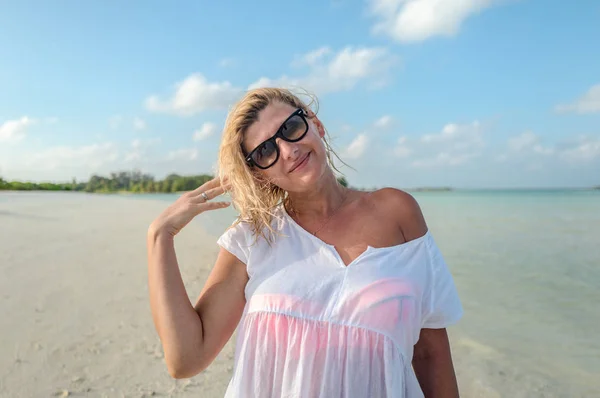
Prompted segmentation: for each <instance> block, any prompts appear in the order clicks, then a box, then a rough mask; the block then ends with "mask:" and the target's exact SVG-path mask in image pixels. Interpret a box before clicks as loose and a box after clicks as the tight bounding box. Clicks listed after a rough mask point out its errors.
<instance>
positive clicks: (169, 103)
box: [145, 73, 242, 116]
mask: <svg viewBox="0 0 600 398" xmlns="http://www.w3.org/2000/svg"><path fill="white" fill-rule="evenodd" d="M173 88H174V92H173V93H172V95H171V96H170V97H169V98H167V99H161V98H159V96H157V95H151V96H150V97H148V98H146V101H145V106H146V108H147V109H148V110H150V111H152V112H161V113H169V114H174V115H179V116H191V115H194V114H197V113H200V112H203V111H206V110H215V109H225V108H227V107H228V106H229V105H231V104H232V103H233V102H234V101H235V100H236V99H237V98H238V97H239V95H240V94H241V92H242V90H241V89H240V88H237V87H234V86H233V85H232V84H231V83H230V82H228V81H223V82H209V81H207V80H206V78H205V77H204V76H203V75H202V74H200V73H195V74H192V75H190V76H188V77H186V78H185V79H184V80H182V81H180V82H178V83H176V84H175V85H174V87H173Z"/></svg>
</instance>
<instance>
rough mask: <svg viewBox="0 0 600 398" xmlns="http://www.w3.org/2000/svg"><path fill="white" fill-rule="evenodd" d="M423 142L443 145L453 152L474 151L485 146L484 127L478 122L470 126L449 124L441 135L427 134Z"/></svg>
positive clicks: (469, 124)
mask: <svg viewBox="0 0 600 398" xmlns="http://www.w3.org/2000/svg"><path fill="white" fill-rule="evenodd" d="M421 141H422V142H424V143H428V144H439V143H442V144H444V145H445V146H446V147H449V148H451V149H452V150H472V149H478V148H481V147H482V146H483V136H482V126H481V124H480V123H479V122H478V121H477V120H476V121H474V122H472V123H468V124H457V123H448V124H446V125H445V126H444V127H443V128H442V131H441V132H440V133H439V134H425V135H424V136H423V137H421Z"/></svg>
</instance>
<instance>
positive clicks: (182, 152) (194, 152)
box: [166, 148, 198, 160]
mask: <svg viewBox="0 0 600 398" xmlns="http://www.w3.org/2000/svg"><path fill="white" fill-rule="evenodd" d="M197 158H198V149H197V148H182V149H177V150H174V151H170V152H169V153H168V154H167V157H166V159H167V160H195V159H197Z"/></svg>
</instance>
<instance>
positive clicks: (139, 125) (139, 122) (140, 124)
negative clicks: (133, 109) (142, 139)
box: [133, 117, 146, 130]
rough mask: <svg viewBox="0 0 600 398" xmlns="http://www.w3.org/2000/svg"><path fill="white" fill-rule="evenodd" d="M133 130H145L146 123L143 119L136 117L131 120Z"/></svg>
mask: <svg viewBox="0 0 600 398" xmlns="http://www.w3.org/2000/svg"><path fill="white" fill-rule="evenodd" d="M133 128H134V129H136V130H145V129H146V122H145V121H144V120H143V119H140V118H139V117H136V118H134V119H133Z"/></svg>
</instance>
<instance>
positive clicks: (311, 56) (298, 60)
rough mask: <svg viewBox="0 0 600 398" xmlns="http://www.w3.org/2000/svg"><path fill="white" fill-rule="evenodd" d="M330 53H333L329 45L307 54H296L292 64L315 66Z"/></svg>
mask: <svg viewBox="0 0 600 398" xmlns="http://www.w3.org/2000/svg"><path fill="white" fill-rule="evenodd" d="M329 54H331V48H329V47H327V46H324V47H320V48H317V49H316V50H313V51H310V52H308V53H306V54H302V55H296V56H295V57H294V61H292V66H298V67H300V66H306V65H308V66H315V65H317V64H319V62H321V61H322V60H323V59H324V58H325V56H327V55H329Z"/></svg>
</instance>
